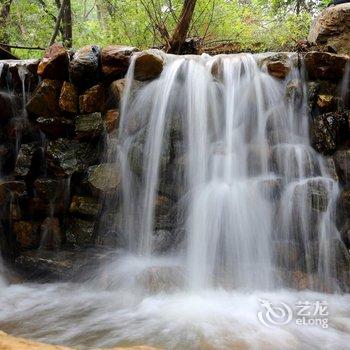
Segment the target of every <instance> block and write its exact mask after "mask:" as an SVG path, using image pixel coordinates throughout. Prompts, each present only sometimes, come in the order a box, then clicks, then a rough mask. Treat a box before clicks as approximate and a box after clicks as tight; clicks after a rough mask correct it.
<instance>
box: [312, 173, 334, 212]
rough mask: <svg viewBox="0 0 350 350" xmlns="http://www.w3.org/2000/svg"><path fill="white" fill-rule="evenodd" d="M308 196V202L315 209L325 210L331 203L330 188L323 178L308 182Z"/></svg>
mask: <svg viewBox="0 0 350 350" xmlns="http://www.w3.org/2000/svg"><path fill="white" fill-rule="evenodd" d="M307 186H308V188H307V198H308V204H309V205H310V207H311V208H312V209H313V210H316V211H318V212H325V211H327V208H328V203H329V200H330V198H329V188H328V186H327V184H326V183H324V181H322V180H319V181H318V180H314V181H309V182H308V185H307Z"/></svg>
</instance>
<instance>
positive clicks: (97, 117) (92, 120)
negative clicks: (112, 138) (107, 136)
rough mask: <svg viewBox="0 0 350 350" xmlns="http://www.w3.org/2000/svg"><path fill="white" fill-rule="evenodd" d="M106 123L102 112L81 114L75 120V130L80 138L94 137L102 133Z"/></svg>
mask: <svg viewBox="0 0 350 350" xmlns="http://www.w3.org/2000/svg"><path fill="white" fill-rule="evenodd" d="M103 131H104V123H103V120H102V117H101V113H91V114H87V115H80V116H78V117H76V120H75V132H76V135H77V138H78V139H94V138H96V137H99V136H101V135H102V133H103Z"/></svg>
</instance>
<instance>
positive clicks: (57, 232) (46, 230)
mask: <svg viewBox="0 0 350 350" xmlns="http://www.w3.org/2000/svg"><path fill="white" fill-rule="evenodd" d="M62 240H63V236H62V232H61V228H60V221H59V220H58V219H57V218H52V217H49V218H46V219H45V220H44V222H43V223H42V224H41V247H42V248H45V249H58V248H59V247H60V245H61V242H62Z"/></svg>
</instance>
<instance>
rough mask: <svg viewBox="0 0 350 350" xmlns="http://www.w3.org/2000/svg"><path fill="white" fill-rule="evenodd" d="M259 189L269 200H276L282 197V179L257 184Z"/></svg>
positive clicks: (267, 180)
mask: <svg viewBox="0 0 350 350" xmlns="http://www.w3.org/2000/svg"><path fill="white" fill-rule="evenodd" d="M257 186H258V188H259V189H260V191H262V193H263V195H264V196H265V197H266V198H268V199H270V200H271V199H276V198H279V197H280V195H281V191H282V188H283V180H282V178H274V179H266V180H262V181H259V182H258V183H257Z"/></svg>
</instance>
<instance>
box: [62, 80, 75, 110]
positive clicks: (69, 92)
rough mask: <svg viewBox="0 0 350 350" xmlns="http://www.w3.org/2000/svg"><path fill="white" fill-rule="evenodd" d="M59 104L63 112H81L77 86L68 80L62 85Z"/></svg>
mask: <svg viewBox="0 0 350 350" xmlns="http://www.w3.org/2000/svg"><path fill="white" fill-rule="evenodd" d="M59 106H60V109H61V111H62V112H67V113H78V112H79V94H78V91H77V89H76V88H75V86H74V85H73V84H71V83H69V82H68V81H65V82H64V83H63V85H62V90H61V94H60V98H59Z"/></svg>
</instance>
